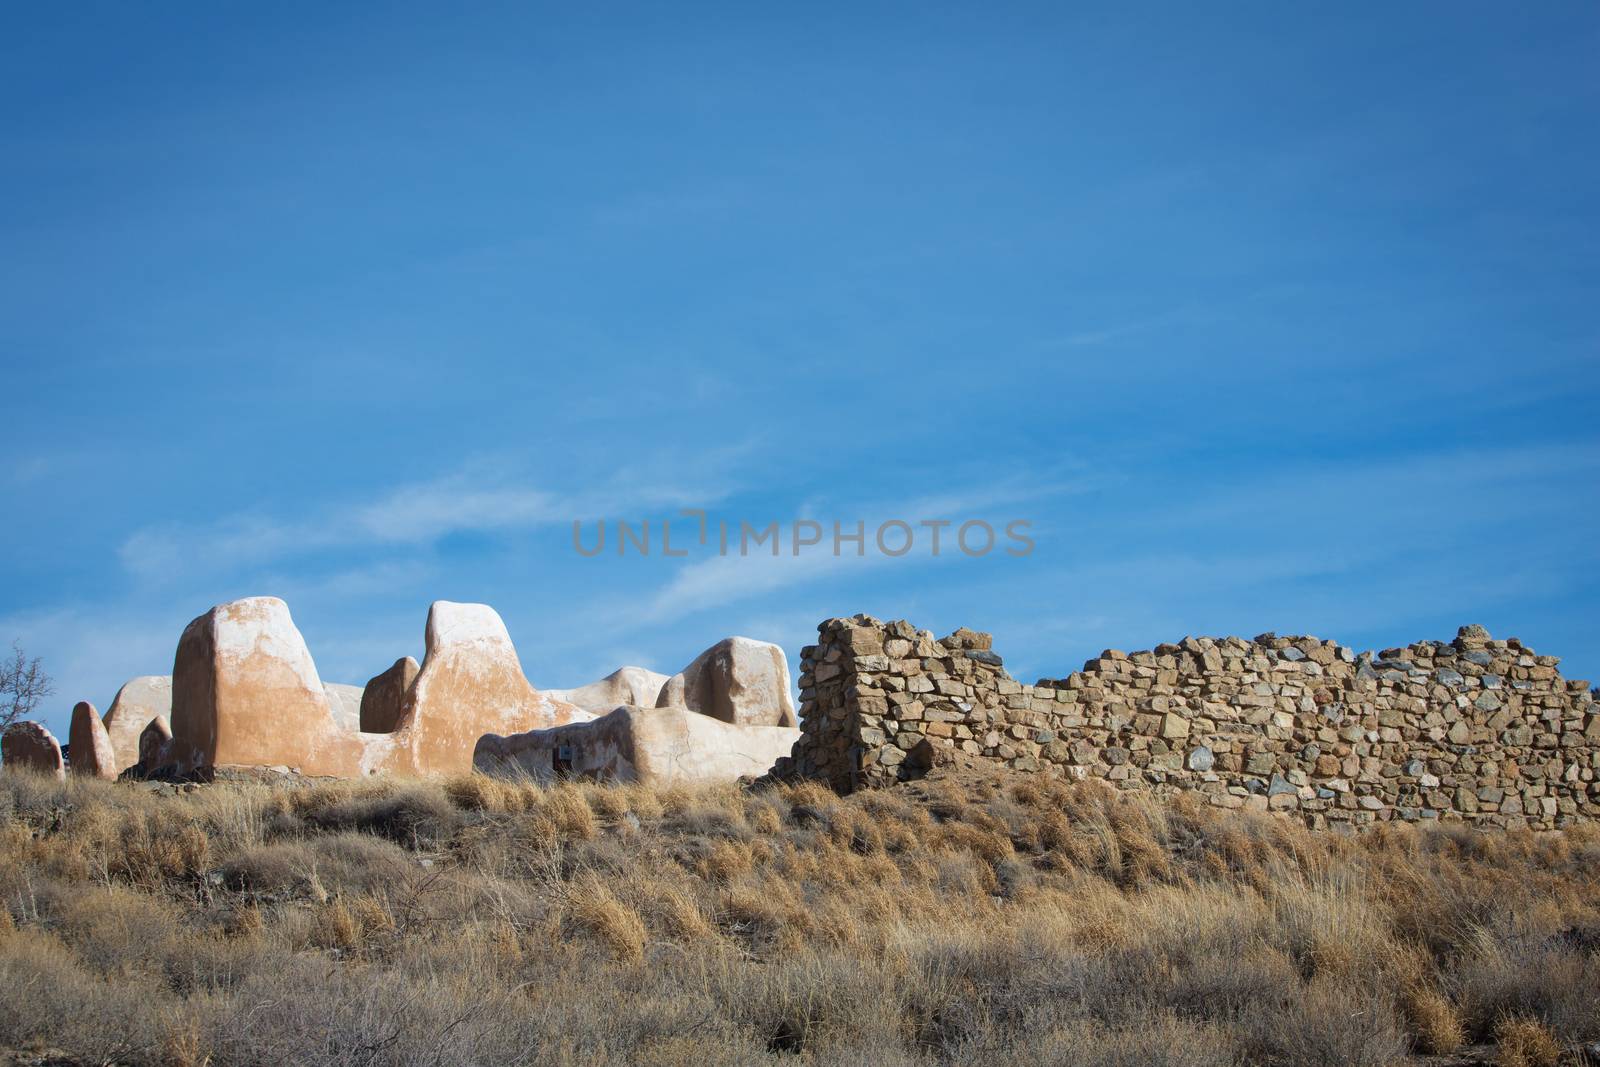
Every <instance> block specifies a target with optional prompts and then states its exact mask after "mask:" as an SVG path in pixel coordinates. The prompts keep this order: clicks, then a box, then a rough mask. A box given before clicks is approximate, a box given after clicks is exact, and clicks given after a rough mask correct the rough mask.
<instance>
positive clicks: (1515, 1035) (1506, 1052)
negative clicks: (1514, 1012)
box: [1494, 1016, 1561, 1067]
mask: <svg viewBox="0 0 1600 1067" xmlns="http://www.w3.org/2000/svg"><path fill="white" fill-rule="evenodd" d="M1494 1037H1495V1044H1496V1046H1497V1047H1496V1049H1495V1063H1496V1065H1497V1067H1556V1065H1557V1064H1558V1063H1560V1062H1561V1044H1560V1043H1559V1042H1558V1041H1556V1039H1555V1035H1553V1034H1551V1033H1550V1030H1549V1029H1548V1028H1547V1027H1546V1026H1545V1025H1544V1024H1543V1023H1541V1022H1539V1021H1538V1020H1537V1019H1525V1018H1522V1019H1519V1018H1512V1017H1509V1016H1508V1017H1506V1018H1504V1019H1501V1020H1500V1022H1499V1024H1498V1025H1497V1026H1496V1027H1495V1033H1494Z"/></svg>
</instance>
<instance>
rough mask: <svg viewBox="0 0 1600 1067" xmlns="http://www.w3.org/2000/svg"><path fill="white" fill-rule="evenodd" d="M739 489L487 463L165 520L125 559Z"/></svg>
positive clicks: (267, 554) (531, 516)
mask: <svg viewBox="0 0 1600 1067" xmlns="http://www.w3.org/2000/svg"><path fill="white" fill-rule="evenodd" d="M732 488H733V482H732V481H731V480H730V479H727V478H724V477H720V476H713V477H711V478H709V479H704V480H700V481H695V480H692V479H690V478H686V477H679V478H671V477H664V476H661V475H660V473H659V472H658V471H656V470H654V469H649V468H646V469H626V468H625V469H622V470H619V471H616V472H615V473H613V474H612V475H611V476H610V477H608V478H607V479H606V480H605V481H603V482H600V483H598V484H595V485H593V486H588V487H585V488H581V489H577V490H561V489H548V488H543V487H540V486H532V485H521V484H516V482H515V481H514V479H513V476H512V474H511V473H510V472H508V471H505V470H501V469H495V468H489V469H484V468H483V467H482V466H481V465H480V466H479V467H474V468H473V469H471V470H467V471H463V472H459V473H454V474H450V475H447V476H445V477H442V478H437V479H433V480H430V481H421V482H414V483H411V484H408V485H402V486H400V487H398V488H396V489H393V490H391V491H389V492H388V493H385V494H382V495H380V496H376V497H372V498H369V499H366V500H359V501H352V502H350V503H346V504H342V505H336V506H333V507H328V508H324V509H322V510H320V511H317V512H314V513H310V514H302V515H291V516H269V515H260V514H240V515H229V516H223V517H221V518H219V519H217V520H216V521H214V522H211V523H206V524H199V525H183V524H163V525H156V526H149V527H145V528H144V529H141V530H137V531H135V532H134V533H133V534H131V535H130V536H128V537H127V538H126V539H125V540H124V541H123V543H122V544H121V546H120V547H119V548H118V557H119V559H120V561H121V563H122V565H123V567H124V569H126V570H127V571H128V572H129V573H131V574H133V575H135V576H136V577H139V578H143V579H147V580H161V579H163V578H166V577H168V576H172V575H177V574H193V573H195V572H197V571H204V570H222V569H226V568H234V567H242V566H261V565H265V564H268V563H270V562H272V561H274V560H279V559H284V558H291V557H297V556H305V555H310V554H313V553H316V552H320V551H325V550H329V549H338V548H351V547H362V546H384V545H389V546H395V545H413V546H415V545H427V544H432V543H434V542H436V541H438V540H440V539H442V538H444V537H447V536H449V535H451V534H455V533H462V532H494V531H506V530H522V529H531V528H535V527H539V526H548V525H554V524H562V523H568V522H572V521H574V520H577V519H585V518H589V517H594V516H607V515H613V516H615V515H630V516H631V515H634V514H644V513H647V512H649V511H650V510H652V509H660V508H678V507H688V506H696V507H705V506H708V505H712V504H715V503H716V502H717V501H718V500H720V499H722V498H723V497H725V496H726V495H727V494H728V493H729V492H730V491H731V490H732Z"/></svg>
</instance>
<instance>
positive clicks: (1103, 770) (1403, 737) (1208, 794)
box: [775, 615, 1600, 829]
mask: <svg viewBox="0 0 1600 1067" xmlns="http://www.w3.org/2000/svg"><path fill="white" fill-rule="evenodd" d="M818 634H819V637H818V643H817V644H815V645H812V646H808V647H806V648H805V649H803V650H802V652H801V675H800V686H801V694H800V695H801V707H800V716H801V730H802V733H801V739H800V741H799V742H798V743H797V744H796V746H795V748H794V751H793V753H792V754H791V756H790V757H788V758H786V759H785V760H783V761H780V765H779V766H778V767H777V768H776V769H775V770H776V773H777V774H779V775H780V776H791V775H800V776H805V777H814V778H820V779H823V780H826V781H828V782H829V783H830V784H831V785H833V786H834V788H836V789H840V790H850V789H855V788H860V787H864V786H876V785H883V784H887V783H890V782H893V781H895V780H897V779H901V778H906V777H913V776H916V775H917V774H918V773H920V772H921V771H922V770H923V769H925V768H926V767H928V766H929V765H931V763H932V762H933V760H934V759H935V758H936V756H937V754H938V752H937V750H938V748H939V747H940V746H944V747H948V748H954V749H958V750H960V751H963V752H966V753H968V754H970V755H972V756H977V757H982V758H987V759H992V760H995V761H997V762H999V763H1003V764H1005V765H1007V766H1009V767H1012V768H1014V769H1016V770H1019V771H1041V770H1052V769H1053V770H1054V771H1056V772H1057V773H1061V774H1064V775H1067V776H1069V777H1072V778H1078V779H1083V778H1100V779H1104V780H1106V781H1107V782H1109V783H1111V784H1113V785H1116V786H1119V787H1123V788H1129V789H1135V788H1137V789H1150V790H1153V791H1157V792H1172V791H1176V790H1196V791H1199V792H1200V793H1202V794H1203V795H1204V796H1205V798H1206V799H1207V800H1208V802H1210V803H1211V804H1214V805H1217V806H1219V807H1227V808H1255V809H1260V810H1273V811H1284V812H1293V813H1296V814H1297V815H1298V816H1299V817H1301V818H1303V819H1304V820H1305V821H1306V822H1307V823H1308V824H1309V825H1311V826H1313V827H1319V828H1320V827H1327V826H1335V827H1352V826H1356V827H1359V826H1364V825H1370V824H1372V823H1375V822H1381V821H1387V820H1391V819H1403V820H1429V819H1440V820H1467V821H1471V822H1476V823H1484V824H1488V825H1498V826H1529V827H1534V828H1539V829H1545V828H1554V827H1559V826H1564V825H1568V824H1570V823H1572V822H1574V821H1577V820H1582V819H1594V818H1596V817H1600V715H1597V711H1600V706H1597V704H1596V702H1595V694H1594V693H1593V692H1591V691H1590V689H1589V685H1588V683H1587V682H1583V681H1571V680H1566V679H1563V678H1562V677H1561V674H1560V672H1559V671H1558V670H1557V663H1558V660H1557V659H1556V658H1555V657H1553V656H1540V655H1537V654H1535V653H1534V652H1533V650H1532V649H1529V648H1525V647H1523V645H1522V644H1521V643H1520V642H1519V641H1517V640H1516V639H1511V640H1507V641H1497V640H1493V639H1491V638H1490V636H1489V634H1488V633H1487V631H1485V630H1484V629H1483V628H1482V627H1480V626H1467V627H1463V628H1462V629H1461V631H1460V632H1459V634H1458V635H1457V637H1456V639H1455V640H1454V641H1451V642H1442V641H1420V642H1417V643H1416V644H1413V645H1410V646H1407V647H1405V648H1391V649H1386V650H1384V651H1382V652H1379V653H1376V654H1374V653H1370V652H1361V653H1357V652H1355V651H1353V650H1351V649H1349V648H1345V647H1343V646H1341V645H1339V644H1336V643H1335V642H1332V641H1321V640H1318V639H1317V638H1315V637H1279V636H1277V635H1275V634H1262V635H1260V636H1258V637H1256V638H1254V639H1252V640H1244V639H1241V638H1237V637H1227V638H1209V637H1199V638H1196V637H1190V638H1185V639H1184V640H1183V641H1182V642H1181V643H1179V644H1167V645H1160V646H1158V647H1157V648H1155V649H1153V650H1151V651H1147V652H1134V653H1131V654H1128V653H1123V652H1119V651H1115V650H1108V651H1106V652H1103V653H1102V654H1101V655H1100V656H1099V657H1097V658H1096V659H1092V660H1090V661H1088V662H1087V663H1085V664H1084V666H1083V669H1082V670H1081V671H1076V672H1074V673H1073V674H1071V675H1069V676H1068V677H1066V678H1060V679H1041V680H1040V681H1039V682H1038V683H1037V684H1035V685H1023V684H1021V683H1019V682H1018V681H1016V680H1015V679H1013V678H1012V677H1011V676H1010V675H1009V674H1007V673H1006V671H1005V669H1004V666H1003V664H1002V661H1001V658H1000V657H999V656H998V655H996V654H995V652H994V650H993V648H992V647H991V640H990V637H989V635H987V634H982V633H975V632H973V631H971V630H964V629H963V630H957V631H956V632H955V633H954V634H951V635H950V636H949V637H946V638H943V639H940V640H935V638H934V637H933V635H932V634H931V633H929V632H928V631H926V630H919V629H917V628H916V627H915V626H912V625H911V624H910V623H907V622H904V621H898V622H889V623H884V622H880V621H879V620H877V619H874V618H872V617H871V616H866V615H857V616H855V617H853V618H848V619H829V620H827V621H826V622H824V623H822V624H821V625H820V626H819V627H818Z"/></svg>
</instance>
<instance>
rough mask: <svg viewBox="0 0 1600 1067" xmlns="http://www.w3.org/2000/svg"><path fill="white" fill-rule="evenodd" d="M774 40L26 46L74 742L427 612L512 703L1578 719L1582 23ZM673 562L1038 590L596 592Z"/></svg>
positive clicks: (34, 505)
mask: <svg viewBox="0 0 1600 1067" xmlns="http://www.w3.org/2000/svg"><path fill="white" fill-rule="evenodd" d="M760 7H761V6H760V5H732V4H729V5H712V4H686V5H672V6H670V7H662V6H661V5H638V6H627V5H612V6H604V7H596V8H593V9H591V10H587V11H582V12H580V11H578V10H576V9H574V8H568V9H562V8H556V7H543V8H541V7H537V6H535V5H510V4H507V5H491V4H484V5H471V10H470V12H467V13H462V12H459V11H447V10H446V9H445V8H444V7H442V6H439V5H415V6H410V5H404V4H399V5H384V6H382V8H381V9H380V8H379V7H378V6H377V5H372V6H358V5H347V4H275V5H264V6H257V7H256V9H255V10H247V9H245V8H244V7H242V6H240V5H212V4H206V5H202V4H193V5H177V4H167V5H125V4H73V5H53V6H52V5H38V4H31V5H23V4H14V5H8V7H7V8H6V11H5V13H4V14H3V15H0V20H3V21H0V30H3V32H0V92H3V93H4V97H5V101H6V106H5V107H4V108H0V151H3V158H4V159H5V161H6V165H5V166H4V167H0V235H3V242H4V249H5V254H4V255H3V256H0V272H3V274H0V360H3V368H4V371H5V381H6V384H7V397H6V399H7V403H6V405H5V407H6V416H5V418H4V419H3V420H0V442H3V447H4V452H3V454H4V463H3V467H0V487H3V490H4V499H5V500H6V504H7V506H6V508H5V511H6V522H5V523H3V524H0V588H3V590H4V594H5V595H4V598H3V601H0V639H4V640H5V641H9V640H11V639H13V638H16V639H19V640H21V641H22V643H23V644H24V645H25V646H26V647H27V648H28V649H29V650H30V651H33V652H36V653H38V654H40V655H42V656H43V657H44V659H45V662H46V666H47V668H48V669H49V670H50V671H51V672H52V673H53V674H54V675H55V676H56V678H57V681H58V690H59V691H58V693H57V694H56V696H55V697H54V698H52V701H51V705H50V709H49V714H48V715H47V716H46V717H45V718H46V721H47V722H48V723H49V724H50V725H51V726H52V727H54V728H57V729H58V730H60V729H64V728H65V725H66V719H67V712H68V710H69V709H70V707H71V705H72V702H73V701H75V700H78V699H83V698H87V699H90V700H93V701H95V702H96V703H97V704H98V705H99V706H101V708H102V709H103V708H104V707H105V705H106V703H107V702H109V700H110V698H111V696H112V694H113V693H114V692H115V689H116V686H117V685H118V684H119V682H120V681H121V680H123V679H124V678H126V677H128V676H130V675H135V674H142V673H167V672H169V671H170V669H171V658H172V651H173V646H174V645H175V643H176V640H177V636H178V634H179V632H180V631H181V629H182V627H183V625H184V623H185V622H186V621H187V620H189V619H190V618H192V617H193V616H195V615H197V614H200V613H201V612H202V611H204V610H205V609H206V608H208V607H209V606H210V605H212V604H215V603H218V602H221V601H224V600H228V599H232V598H235V597H239V596H246V595H253V594H275V595H279V596H282V597H284V598H285V599H286V600H288V602H289V604H290V607H291V609H292V610H293V612H294V615H295V619H296V621H297V623H298V624H299V626H300V628H301V630H302V631H303V632H304V633H305V635H306V637H307V639H308V642H309V643H310V646H311V649H312V652H313V654H314V655H315V656H316V658H317V661H318V664H319V667H320V668H321V672H322V674H323V676H324V678H325V679H327V680H331V681H341V682H360V681H363V680H364V679H365V678H367V677H368V676H370V675H372V674H374V673H376V672H377V671H379V670H381V669H383V668H384V667H385V666H387V665H388V664H389V663H390V662H392V661H393V660H394V659H395V657H397V656H399V655H402V654H405V653H411V654H413V655H418V656H420V654H421V651H422V649H421V645H422V628H423V621H424V617H425V614H426V610H427V605H428V603H429V602H430V601H432V600H434V599H454V600H478V601H485V602H487V603H490V604H492V605H494V606H495V607H496V608H497V609H498V610H499V611H500V612H501V614H502V615H503V616H504V617H505V619H506V622H507V624H508V626H509V628H510V630H511V633H512V636H513V637H514V638H515V639H516V641H517V644H518V647H519V650H520V652H521V655H522V658H523V662H524V666H525V668H526V670H527V673H528V675H529V676H530V678H531V679H532V680H533V681H534V683H535V684H536V685H543V686H568V685H575V684H580V683H582V682H585V681H588V680H590V679H592V678H594V677H597V676H599V675H601V674H603V673H606V672H607V671H609V670H611V669H612V668H613V667H615V666H617V665H619V664H621V663H624V662H631V663H639V664H642V665H645V666H649V667H653V668H656V669H660V670H666V671H671V670H675V669H676V668H678V667H679V666H681V665H682V664H683V663H684V662H686V661H687V660H688V659H689V658H690V657H691V656H693V655H694V654H695V653H696V652H697V651H699V650H700V649H702V648H704V647H705V646H707V645H709V644H711V643H712V642H713V641H715V640H717V639H718V638H720V637H723V636H725V635H728V634H731V633H742V634H746V635H749V636H752V637H758V638H764V639H768V640H774V641H777V642H779V643H781V644H783V645H784V646H785V647H786V648H787V649H788V650H789V651H790V652H791V654H793V653H795V652H797V651H798V649H799V647H800V646H801V645H802V644H804V643H806V642H807V641H808V639H809V638H810V637H811V636H813V635H814V633H815V625H816V623H817V621H818V620H820V619H822V618H825V617H827V616H829V615H839V614H852V613H854V612H857V611H867V612H871V613H873V614H877V615H880V616H885V617H901V616H904V617H908V618H911V619H912V620H913V621H915V622H917V623H918V624H919V625H922V626H925V627H929V628H932V629H935V630H937V631H940V632H948V631H949V630H951V629H953V628H955V627H956V626H958V625H968V626H972V627H974V628H978V629H988V630H992V631H993V632H994V633H995V636H996V646H997V648H998V649H999V650H1000V651H1001V652H1002V653H1003V654H1005V655H1006V657H1007V662H1008V665H1009V666H1011V667H1012V669H1013V671H1014V672H1015V673H1016V674H1018V675H1019V676H1022V677H1024V678H1025V680H1032V679H1033V678H1034V677H1036V676H1039V675H1055V674H1058V673H1062V672H1065V671H1068V670H1070V669H1072V668H1074V667H1075V666H1077V665H1079V664H1080V663H1081V661H1082V660H1083V659H1085V658H1086V657H1088V656H1090V655H1093V654H1094V653H1096V652H1098V651H1099V650H1100V649H1102V648H1104V647H1108V646H1111V647H1120V648H1125V649H1131V648H1145V647H1149V646H1151V645H1153V644H1156V643H1158V642H1161V641H1166V640H1177V639H1179V638H1181V637H1182V636H1184V635H1185V634H1189V633H1209V634H1225V633H1240V634H1244V635H1251V634H1254V633H1257V632H1259V631H1262V630H1267V629H1274V630H1277V631H1279V632H1285V633H1290V632H1292V633H1313V634H1317V635H1319V636H1323V637H1336V638H1338V639H1340V640H1341V641H1344V642H1346V643H1348V644H1352V645H1356V646H1358V647H1380V648H1381V647H1384V646H1386V645H1390V644H1396V643H1402V642H1405V641H1409V640H1414V639H1417V638H1423V637H1434V638H1449V637H1451V636H1452V635H1453V634H1454V632H1455V628H1456V627H1457V626H1458V625H1460V624H1462V623H1465V622H1474V621H1476V622H1482V623H1484V624H1485V625H1487V626H1488V627H1489V628H1490V630H1491V631H1492V632H1493V633H1495V634H1496V635H1497V636H1509V635H1517V636H1520V637H1522V638H1523V639H1524V640H1526V641H1527V642H1528V643H1530V644H1532V645H1533V646H1534V647H1536V648H1537V649H1539V650H1540V651H1543V652H1549V653H1551V654H1557V655H1562V656H1564V657H1566V664H1565V667H1566V669H1567V671H1568V673H1569V676H1574V677H1585V678H1593V677H1595V676H1596V675H1600V648H1597V645H1600V624H1597V623H1596V621H1595V619H1596V613H1595V612H1594V610H1593V607H1592V605H1593V602H1594V595H1595V593H1596V591H1597V585H1600V581H1597V574H1600V568H1597V563H1600V548H1597V546H1596V540H1595V536H1594V530H1595V520H1596V518H1597V503H1600V428H1597V422H1596V419H1595V414H1594V413H1595V410H1596V400H1597V399H1600V300H1597V299H1596V297H1597V293H1600V256H1597V254H1596V247H1597V237H1600V198H1597V197H1596V194H1595V190H1596V189H1600V147H1597V142H1596V138H1595V131H1596V130H1597V129H1600V76H1597V75H1596V65H1595V62H1594V57H1595V55H1596V54H1597V51H1600V8H1597V7H1596V6H1595V5H1594V4H1592V3H1587V2H1581V3H1580V2H1572V3H1551V4H1540V5H1532V6H1523V7H1521V8H1518V7H1515V6H1513V5H1507V4H1499V3H1495V4H1489V3H1458V2H1452V3H1413V4H1405V5H1378V4H1371V5H1359V4H1358V5H1351V4H1307V5H1282V4H1267V3H1258V4H1240V5H1232V6H1230V7H1229V8H1228V9H1227V10H1226V11H1225V12H1224V11H1223V10H1222V9H1218V8H1210V9H1204V10H1202V9H1197V8H1196V7H1194V5H1188V4H1176V3H1171V4H1131V5H1130V4H1122V3H1119V4H1106V5H1077V6H1072V7H1069V6H1067V5H1038V6H1026V5H1010V6H1007V7H1006V8H1005V9H1004V10H1003V11H996V10H993V9H990V10H983V9H981V8H980V6H979V5H964V6H950V5H929V4H918V5H911V4H894V5H876V4H867V5H823V6H821V7H818V6H811V7H806V8H794V9H792V10H789V11H782V12H779V11H771V10H761V9H760ZM680 508H703V509H706V510H708V511H709V512H710V513H711V515H712V516H713V518H725V519H731V520H735V521H737V520H739V519H746V520H748V521H751V522H755V523H763V524H764V523H765V522H768V521H773V520H777V521H781V522H791V521H793V520H794V519H796V518H801V517H812V518H815V519H818V520H821V521H825V522H831V521H833V520H840V521H843V522H845V523H846V524H847V525H853V523H854V522H855V521H857V520H860V521H865V522H867V523H869V528H870V525H871V524H875V523H877V522H881V521H883V520H885V519H887V518H904V519H906V520H908V521H916V520H919V519H925V518H926V519H935V518H948V519H951V520H954V521H957V522H959V521H962V520H966V519H974V518H977V519H983V520H985V521H990V522H993V523H995V524H996V525H1000V524H1003V523H1004V522H1006V521H1011V520H1014V519H1025V520H1027V521H1029V522H1031V523H1032V524H1033V525H1032V531H1033V535H1034V538H1035V541H1036V548H1035V550H1034V551H1033V553H1032V554H1031V555H1029V556H1027V557H1025V558H1012V557H1007V556H1004V555H1003V554H1001V553H998V552H996V553H992V554H991V555H989V556H985V557H982V558H967V557H964V556H961V555H960V554H959V553H957V554H953V555H952V554H950V553H946V554H944V555H941V556H940V557H939V558H937V559H935V558H932V557H931V556H930V555H929V554H928V553H927V552H926V550H925V547H919V549H918V550H916V551H914V552H913V553H911V554H909V555H907V556H904V557H900V558H896V559H885V558H882V557H878V558H873V557H871V556H869V557H868V558H866V559H862V560H857V559H852V558H849V557H848V556H846V557H843V558H840V559H834V558H833V557H832V556H831V555H828V554H822V555H816V554H807V555H803V556H802V557H800V558H798V559H796V558H794V557H792V556H787V555H786V556H784V557H780V558H779V559H777V560H773V559H771V558H770V557H750V558H738V557H732V558H727V559H719V558H716V557H714V556H709V555H707V554H706V553H705V552H704V550H698V549H697V551H696V552H694V553H692V554H691V555H690V556H689V557H687V558H682V559H677V558H674V559H667V558H662V557H661V556H660V555H659V554H658V555H655V556H652V557H651V558H644V559H641V558H634V557H629V558H622V559H619V558H617V557H615V556H614V555H609V554H608V555H606V556H603V557H599V558H595V559H585V558H582V557H579V556H578V555H577V554H576V553H575V552H574V551H573V550H572V547H571V522H572V520H573V519H575V518H586V519H593V518H596V517H602V516H604V517H610V518H612V519H613V520H615V519H617V518H624V519H628V520H631V521H634V522H638V521H642V520H644V519H653V520H656V521H659V520H660V519H662V518H668V517H671V516H673V515H675V514H677V512H678V510H679V509H680ZM685 521H686V520H685ZM685 529H687V527H686V528H685ZM675 532H676V531H675ZM675 540H676V538H675Z"/></svg>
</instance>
